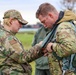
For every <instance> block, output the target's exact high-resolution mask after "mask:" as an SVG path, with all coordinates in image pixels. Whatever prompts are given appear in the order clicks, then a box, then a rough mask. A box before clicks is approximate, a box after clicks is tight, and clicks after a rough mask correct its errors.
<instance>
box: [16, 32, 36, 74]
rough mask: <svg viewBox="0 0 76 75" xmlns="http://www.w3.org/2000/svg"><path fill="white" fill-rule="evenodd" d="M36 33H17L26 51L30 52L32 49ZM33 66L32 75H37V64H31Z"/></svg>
mask: <svg viewBox="0 0 76 75" xmlns="http://www.w3.org/2000/svg"><path fill="white" fill-rule="evenodd" d="M34 34H35V32H22V33H17V34H16V37H17V38H18V39H19V40H20V41H21V42H22V44H23V46H24V48H25V50H28V49H30V48H31V44H32V40H33V37H34ZM30 64H31V66H32V69H33V71H32V75H34V73H35V62H34V61H33V62H31V63H30Z"/></svg>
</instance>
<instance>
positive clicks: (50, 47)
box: [46, 42, 53, 52]
mask: <svg viewBox="0 0 76 75" xmlns="http://www.w3.org/2000/svg"><path fill="white" fill-rule="evenodd" d="M52 45H53V43H52V42H50V43H48V45H47V46H46V50H47V51H48V52H52Z"/></svg>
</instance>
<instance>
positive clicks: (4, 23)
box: [3, 18, 10, 26]
mask: <svg viewBox="0 0 76 75" xmlns="http://www.w3.org/2000/svg"><path fill="white" fill-rule="evenodd" d="M3 25H8V26H10V19H9V18H6V19H4V20H3Z"/></svg>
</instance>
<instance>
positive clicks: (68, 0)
mask: <svg viewBox="0 0 76 75" xmlns="http://www.w3.org/2000/svg"><path fill="white" fill-rule="evenodd" d="M60 3H61V4H62V5H63V6H64V7H65V8H66V9H69V10H72V11H73V10H74V8H75V5H76V0H61V1H60Z"/></svg>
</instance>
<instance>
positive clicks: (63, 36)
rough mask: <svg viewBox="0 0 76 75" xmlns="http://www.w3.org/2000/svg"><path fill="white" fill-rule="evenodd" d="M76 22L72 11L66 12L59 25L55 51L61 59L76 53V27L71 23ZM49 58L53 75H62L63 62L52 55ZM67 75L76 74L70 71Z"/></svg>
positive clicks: (75, 16)
mask: <svg viewBox="0 0 76 75" xmlns="http://www.w3.org/2000/svg"><path fill="white" fill-rule="evenodd" d="M74 20H76V15H75V14H74V13H73V12H71V11H65V12H64V16H63V18H62V19H61V20H60V21H59V22H58V23H57V24H59V25H58V27H57V29H56V33H55V36H54V39H56V41H55V42H54V44H53V51H54V52H55V53H56V54H57V56H59V57H62V58H64V57H67V56H69V55H71V54H73V53H76V31H75V27H74V26H73V25H72V24H71V23H70V22H69V21H74ZM48 57H49V66H50V71H51V73H52V75H62V66H63V63H62V60H61V61H59V60H57V59H56V57H55V56H54V55H53V54H52V53H51V55H50V54H49V55H48ZM65 75H66V74H65ZM67 75H74V73H73V72H72V71H70V72H67Z"/></svg>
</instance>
